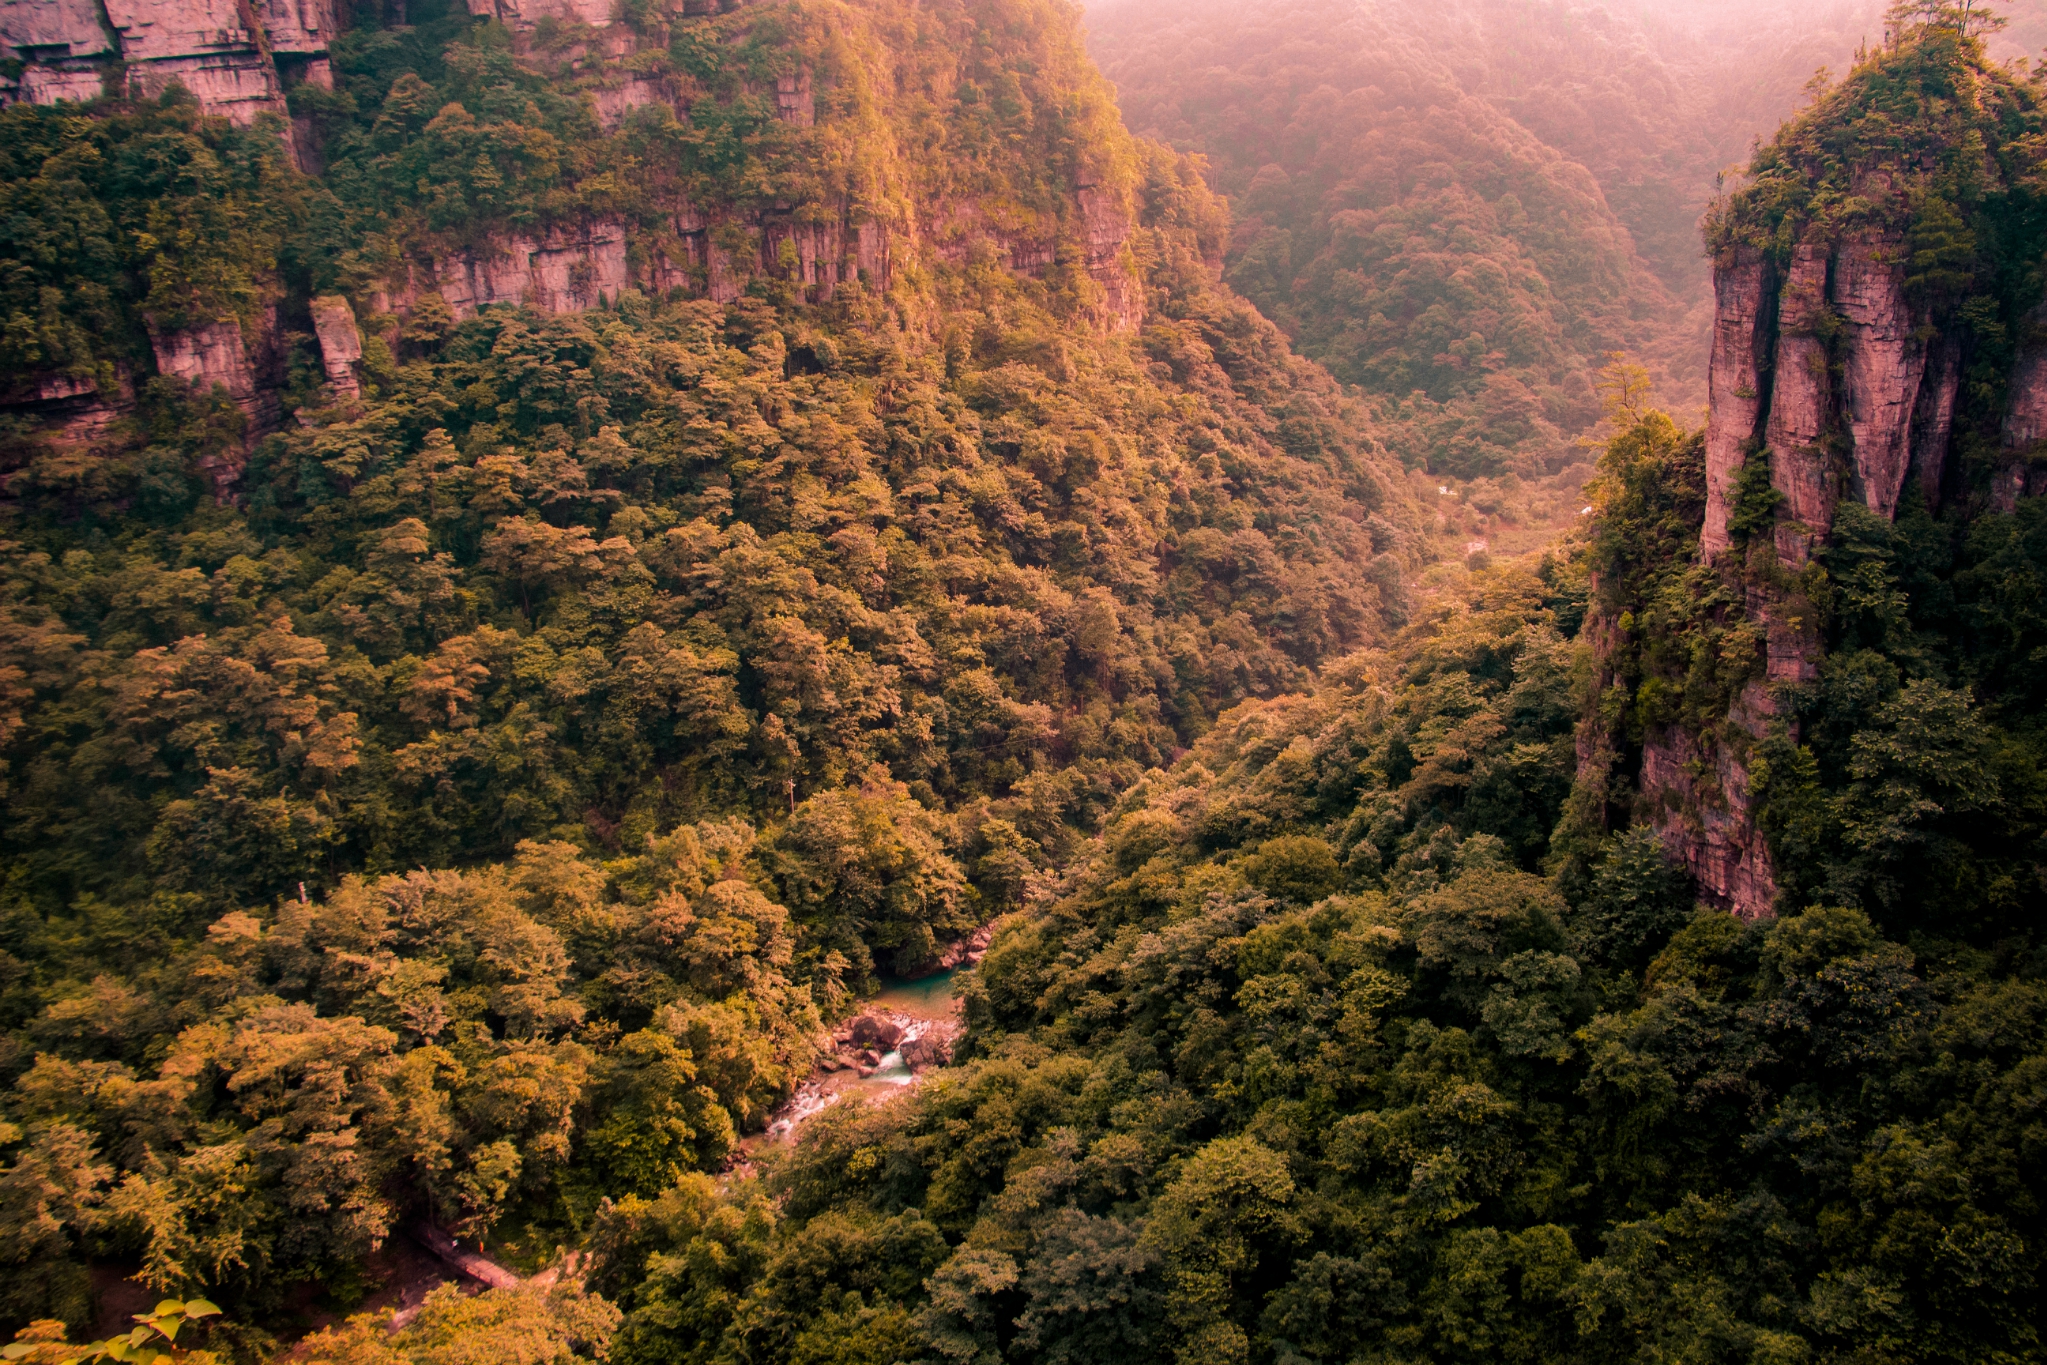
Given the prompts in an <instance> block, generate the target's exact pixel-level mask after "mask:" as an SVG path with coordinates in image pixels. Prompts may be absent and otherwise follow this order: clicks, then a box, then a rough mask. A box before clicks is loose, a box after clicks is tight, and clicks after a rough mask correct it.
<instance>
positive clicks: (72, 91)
mask: <svg viewBox="0 0 2047 1365" xmlns="http://www.w3.org/2000/svg"><path fill="white" fill-rule="evenodd" d="M465 3H466V5H467V8H468V10H469V12H470V13H471V14H472V15H475V16H477V17H478V18H479V19H487V20H491V21H495V22H496V23H499V24H502V25H503V26H504V28H505V29H507V30H508V31H509V33H510V36H511V42H512V45H513V47H514V48H515V50H516V51H517V52H518V53H519V54H520V55H521V58H522V60H530V61H531V62H533V63H534V64H535V66H536V69H540V70H544V71H545V72H547V73H548V74H549V75H550V76H551V77H552V78H558V79H560V80H562V81H565V82H567V83H568V87H569V88H570V89H572V90H576V91H580V92H581V93H582V94H583V96H584V97H585V98H587V99H588V100H589V101H590V104H591V108H592V110H593V112H594V113H595V115H596V118H597V121H598V123H599V125H600V126H602V127H606V128H615V127H617V126H619V125H620V124H621V123H623V122H625V121H626V120H628V119H630V118H632V117H633V116H634V113H635V111H638V110H643V109H647V108H649V107H651V106H655V105H666V106H667V107H669V108H670V109H672V110H673V111H674V114H675V116H676V117H678V118H683V119H687V117H688V115H689V110H688V108H687V103H686V99H685V93H686V90H687V89H688V85H689V83H688V81H687V79H686V78H685V77H682V76H679V75H673V74H663V71H662V70H661V69H658V64H657V69H656V70H654V71H652V72H650V71H649V70H647V69H646V66H647V64H645V63H638V62H634V61H631V60H629V59H630V58H631V57H632V56H633V55H634V54H635V52H636V51H637V49H638V48H639V47H641V46H642V45H643V44H644V42H645V38H644V35H642V34H641V33H640V32H639V31H638V30H637V29H636V28H635V27H634V26H632V25H629V24H626V23H624V22H622V20H621V15H620V12H619V10H618V8H617V4H616V0H465ZM740 7H741V4H740V0H687V2H686V3H685V4H684V5H683V6H682V11H683V13H684V14H685V15H692V14H694V15H705V14H712V13H722V12H726V11H732V10H736V9H739V8H740ZM342 13H343V11H342V10H341V8H340V0H5V2H4V3H0V56H6V57H10V58H13V59H16V60H18V61H20V62H21V63H22V66H21V68H20V74H19V76H18V78H17V79H14V80H12V81H10V82H5V83H4V85H0V99H6V100H36V101H54V100H61V99H84V98H92V97H95V96H98V95H99V94H101V93H102V90H103V88H105V87H106V85H107V83H108V82H113V86H114V88H113V89H112V90H111V92H110V93H115V94H120V93H124V92H125V93H128V94H134V95H141V94H150V93H154V92H157V91H161V90H162V89H164V88H166V87H167V86H169V85H171V84H172V83H174V82H175V83H178V84H181V85H183V86H184V87H185V88H186V89H188V90H189V91H190V92H191V93H192V94H193V95H194V96H195V97H196V98H197V99H198V101H199V103H200V105H201V107H202V108H203V109H204V110H205V111H206V112H207V113H209V114H213V115H218V116H222V117H225V118H228V119H230V120H233V121H235V122H237V123H241V124H249V123H252V122H254V121H255V120H257V119H258V118H259V117H261V116H263V115H265V114H274V115H278V116H279V117H280V123H279V125H278V126H279V127H280V129H281V131H282V133H283V135H284V137H285V138H286V140H287V143H288V145H289V146H290V148H291V150H292V152H293V155H294V156H295V158H296V160H297V163H298V165H299V167H300V168H301V169H302V170H305V171H308V172H310V173H315V174H317V173H319V171H320V169H321V167H320V149H319V148H318V146H317V145H316V144H315V141H314V137H313V124H312V123H311V122H310V121H301V122H300V123H298V124H296V125H294V124H293V123H292V122H291V121H290V120H289V119H288V117H286V116H287V115H288V110H287V106H286V101H285V94H286V91H287V90H288V89H289V88H291V87H293V86H295V85H297V84H299V83H302V82H303V83H309V84H312V85H316V86H321V87H330V88H331V86H332V84H333V73H332V70H331V68H330V66H329V64H328V45H329V43H330V42H331V41H332V39H333V38H334V36H335V35H336V33H337V32H338V31H339V28H340V24H341V17H342ZM821 79H823V78H822V77H820V76H819V75H818V74H817V72H816V71H814V70H813V69H812V68H811V66H809V65H797V66H795V68H794V69H793V70H790V71H787V72H784V73H782V74H780V75H778V76H775V77H773V78H772V79H769V80H765V81H762V82H761V83H760V84H759V85H758V86H756V87H754V88H751V89H750V92H749V93H750V94H751V96H752V97H754V98H758V99H765V100H768V101H770V102H771V107H772V108H773V109H774V111H775V113H776V115H777V117H778V118H780V119H781V120H782V121H783V122H784V123H786V124H788V125H790V126H791V127H792V128H794V129H798V130H807V129H811V128H813V127H815V126H816V124H817V121H818V119H819V116H820V93H821V92H820V90H819V88H818V87H819V82H820V80H821ZM823 107H824V108H825V110H826V117H828V118H830V117H832V115H831V114H830V110H831V108H832V106H831V105H830V104H829V103H826V104H825V105H824V106H823ZM798 136H802V134H798ZM883 161H884V162H886V161H887V158H883ZM842 193H843V195H844V197H843V198H841V199H840V200H839V201H838V202H837V203H832V202H829V201H827V202H825V203H817V202H806V203H782V202H776V201H772V200H771V201H768V202H767V203H766V204H762V203H760V202H759V201H753V200H749V201H742V202H739V203H722V204H712V203H704V204H699V203H692V202H689V201H687V200H682V201H679V202H676V203H674V204H673V206H672V210H671V211H670V212H668V213H667V214H666V215H665V218H656V217H649V216H640V217H636V218H634V219H632V220H630V221H622V220H618V219H612V218H599V219H590V220H585V221H581V222H559V221H557V222H554V223H552V224H551V225H549V226H547V227H545V228H543V229H537V230H532V231H529V232H525V233H511V232H506V231H504V230H503V229H500V230H499V231H498V232H497V234H496V235H495V236H492V235H489V234H488V233H487V232H486V233H477V234H468V235H464V236H460V237H456V238H453V239H452V240H454V241H460V242H461V245H459V246H455V245H451V244H450V242H451V239H450V238H445V237H444V238H424V237H423V238H420V239H416V240H414V241H413V242H412V243H411V244H410V248H409V250H408V251H407V253H406V254H405V256H404V257H403V258H402V259H401V262H400V264H399V265H398V266H397V267H396V268H395V269H393V270H392V271H391V272H390V273H389V274H388V275H386V277H385V278H384V279H383V280H382V281H380V282H378V283H373V284H371V285H368V286H367V287H361V288H360V289H359V290H358V292H357V293H356V295H355V297H353V298H352V299H341V298H339V297H338V296H337V297H332V298H322V299H319V300H313V301H308V300H305V299H304V298H303V297H300V298H299V299H297V300H290V299H286V298H284V295H285V293H286V288H285V286H284V284H283V283H282V282H280V281H276V280H272V281H270V282H268V285H267V287H268V289H269V290H270V293H271V297H272V298H273V299H274V300H276V301H277V302H276V303H275V304H274V305H273V306H269V307H266V308H265V309H262V310H258V315H255V316H247V317H244V318H243V319H242V322H241V323H240V324H239V325H238V324H237V323H235V322H232V321H222V322H207V323H202V324H199V325H196V326H185V327H177V328H171V327H157V326H154V325H152V327H151V329H150V331H151V343H152V350H153V351H154V353H155V358H156V365H157V370H158V372H159V373H161V374H163V375H166V376H170V377H174V378H179V379H184V380H187V381H190V382H193V383H196V384H199V385H201V386H211V385H216V384H217V385H221V386H223V387H224V388H225V389H226V390H227V392H228V393H229V394H230V395H231V396H232V397H233V399H234V401H235V402H236V403H237V404H238V405H240V406H241V407H242V408H243V409H244V411H245V412H246V413H247V414H248V416H249V418H250V423H249V427H248V430H249V433H250V436H251V438H252V440H253V439H254V438H256V437H260V436H261V435H263V434H265V433H267V432H269V431H271V430H274V429H275V427H276V424H277V421H278V420H279V416H280V399H279V396H278V395H279V390H280V388H281V385H282V380H283V376H284V373H285V369H286V366H285V363H284V358H283V351H284V348H285V346H286V344H287V340H286V336H285V330H284V328H283V326H282V325H281V323H280V321H279V308H283V309H285V310H286V311H289V312H291V313H292V315H293V320H292V327H293V329H294V331H296V332H299V333H303V331H304V330H305V328H306V324H307V321H310V323H311V328H312V331H313V332H314V334H315V337H316V339H317V342H318V346H319V351H320V359H321V362H322V366H323V368H324V370H325V373H326V377H327V381H328V384H329V386H330V388H331V391H332V392H333V393H334V394H335V395H336V396H337V397H339V398H343V399H346V398H349V397H351V396H353V395H355V394H357V393H358V392H359V391H360V386H361V383H362V371H361V369H360V366H361V363H362V359H363V349H362V348H363V341H362V338H361V333H360V332H359V330H358V326H357V318H358V316H360V317H361V318H363V319H365V320H371V321H372V325H373V326H374V327H375V328H376V329H377V330H378V333H379V335H380V337H381V338H382V340H383V343H384V344H389V345H395V344H398V342H399V339H400V337H401V335H402V329H401V328H400V327H399V326H398V325H397V324H398V323H399V322H402V320H403V319H405V318H406V316H407V315H408V314H410V313H411V312H412V311H413V310H414V309H415V307H416V306H417V305H418V304H419V302H420V301H421V300H422V299H425V298H428V297H429V296H435V297H437V299H438V301H439V303H442V304H445V305H446V309H447V312H448V313H450V314H452V316H453V317H454V319H455V320H457V321H460V320H463V319H467V318H471V317H474V316H475V315H476V314H477V313H478V312H479V311H481V310H483V309H486V308H490V307H493V306H500V305H503V306H526V307H531V308H535V309H538V310H541V311H543V312H551V313H572V312H579V311H583V310H586V309H593V308H599V307H603V306H606V305H607V304H609V303H612V302H615V301H616V300H617V299H618V298H619V297H620V296H621V295H622V294H624V293H625V292H626V291H628V290H639V291H641V292H643V293H646V294H649V295H653V296H656V297H662V298H666V297H671V296H676V295H682V296H692V297H708V298H710V299H713V300H715V301H718V302H727V303H729V302H732V301H734V300H736V299H738V298H740V297H741V296H742V295H743V294H744V293H745V292H746V290H747V288H748V287H749V285H750V284H751V283H753V282H754V281H755V280H758V279H761V278H763V277H773V278H775V279H777V280H778V281H780V282H782V283H783V284H785V285H794V286H796V287H797V289H798V290H799V291H800V294H801V295H802V297H804V298H805V299H806V300H808V301H809V302H813V303H822V302H825V301H827V300H829V299H830V298H832V297H833V295H834V294H836V293H837V292H838V291H839V290H841V289H843V288H846V287H847V286H849V285H852V284H854V283H856V282H858V283H861V284H863V285H865V286H866V287H867V288H869V289H872V290H875V291H877V292H883V293H886V292H888V291H889V290H891V289H893V288H894V287H895V286H896V285H897V284H898V282H899V280H898V275H899V272H902V271H905V270H911V271H915V270H918V269H920V268H928V267H930V266H933V265H938V264H947V263H949V264H952V265H962V264H965V263H966V262H968V261H969V260H978V259H983V258H984V257H985V255H986V254H987V253H988V252H989V251H990V250H991V249H992V252H993V255H994V259H995V260H997V261H998V262H999V263H1000V264H1001V265H1003V266H1004V267H1006V268H1007V269H1009V270H1011V271H1014V272H1015V273H1017V274H1020V275H1025V276H1028V277H1031V278H1035V279H1044V278H1046V277H1047V276H1049V275H1051V274H1052V273H1053V272H1054V271H1055V270H1058V271H1060V272H1063V273H1062V274H1061V277H1060V278H1061V283H1062V284H1063V285H1069V286H1071V285H1077V286H1078V290H1077V292H1078V294H1079V295H1080V296H1081V298H1082V300H1083V303H1084V305H1085V306H1086V307H1087V308H1088V309H1089V310H1090V312H1091V313H1092V314H1093V316H1094V318H1095V320H1096V321H1097V323H1098V324H1099V325H1101V326H1102V327H1104V328H1106V329H1109V330H1118V331H1134V330H1135V329H1137V328H1138V327H1139V326H1141V325H1142V322H1143V316H1144V295H1143V291H1142V290H1141V288H1140V287H1139V285H1138V282H1137V276H1136V267H1135V262H1134V260H1133V258H1132V254H1131V252H1130V249H1129V243H1130V240H1131V237H1132V234H1133V232H1134V231H1135V222H1134V214H1133V209H1132V206H1131V203H1130V200H1129V194H1128V191H1127V187H1126V186H1123V185H1120V184H1116V183H1108V182H1107V181H1106V180H1105V178H1104V177H1102V176H1099V175H1096V174H1092V173H1089V172H1085V171H1081V172H1077V173H1075V174H1074V176H1073V179H1072V182H1071V183H1070V185H1069V186H1068V188H1067V191H1066V195H1067V197H1066V200H1065V203H1064V205H1063V206H1061V207H1060V209H1059V210H1058V211H1056V212H1052V211H1047V209H1046V208H1045V207H1044V206H1042V205H1040V206H1039V207H1037V208H1035V209H1032V210H1029V211H1025V210H1021V209H1019V208H1018V207H1017V206H1016V205H1015V204H1013V203H1010V202H1007V201H1000V202H996V201H991V202H986V203H984V202H981V201H978V200H972V199H969V200H965V201H960V202H955V201H952V200H945V201H941V202H928V201H927V202H918V200H917V190H916V187H915V183H914V181H913V180H904V181H901V182H892V183H890V184H888V185H886V186H879V187H874V186H870V187H868V188H867V189H865V190H863V191H861V196H862V197H863V198H865V199H866V201H867V202H869V203H875V204H883V205H886V206H887V208H886V209H885V210H884V209H870V208H866V207H863V206H862V205H861V204H860V203H857V202H855V196H854V195H853V193H852V192H851V191H843V192H842ZM436 306H437V307H438V304H437V305H436ZM308 312H310V315H311V316H310V318H309V319H308V318H307V316H306V315H307V313H308ZM50 378H51V377H49V376H43V377H37V376H29V377H27V380H26V382H25V383H23V384H21V385H15V386H12V387H11V389H10V391H9V392H8V393H6V394H4V395H0V402H5V403H6V404H7V405H8V406H9V407H10V408H13V409H15V410H17V411H21V410H26V411H28V412H30V414H31V415H33V416H36V417H37V418H39V419H41V418H48V417H52V416H58V415H60V414H59V412H58V410H59V408H66V409H67V412H66V413H65V414H62V415H63V416H64V420H66V421H71V420H73V419H76V420H78V421H81V422H82V421H83V420H84V418H83V416H82V411H81V413H70V412H68V408H69V407H80V408H81V409H82V407H83V405H84V404H85V400H84V399H83V398H82V397H81V396H80V395H69V396H67V397H65V398H62V399H46V398H43V397H41V396H39V391H38V390H37V388H36V385H37V384H38V383H41V382H42V381H43V380H44V379H50ZM138 378H146V376H138ZM95 401H96V403H97V408H96V409H95V412H97V413H100V414H101V415H106V414H112V415H115V416H117V415H118V413H119V411H120V410H121V409H120V408H119V406H118V404H119V401H120V400H117V399H115V398H112V397H101V398H99V399H97V400H95ZM38 405H40V406H38ZM94 420H96V421H97V420H99V418H98V417H95V419H94ZM106 425H107V423H106V422H104V421H101V422H100V429H104V427H105V426H106ZM79 429H80V430H81V431H83V430H85V428H84V427H82V426H81V427H80V428H79ZM67 430H68V428H67ZM238 473H239V462H238V461H235V460H232V459H223V461H222V462H221V463H220V464H219V467H217V468H214V469H212V470H209V474H210V476H211V477H212V478H213V480H214V483H215V489H216V492H217V493H218V494H219V495H221V496H224V497H225V496H231V490H232V486H233V483H234V481H235V479H236V477H237V475H238Z"/></svg>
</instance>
